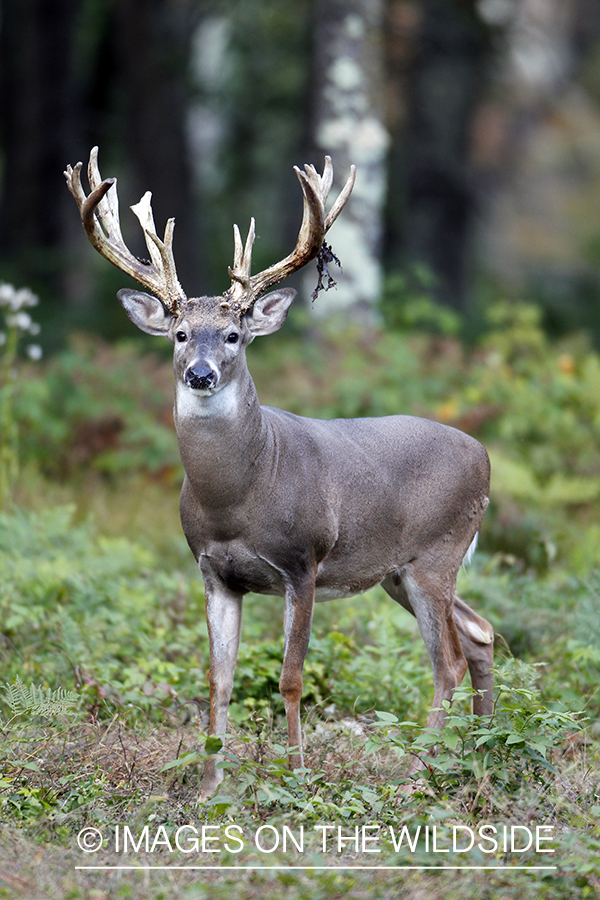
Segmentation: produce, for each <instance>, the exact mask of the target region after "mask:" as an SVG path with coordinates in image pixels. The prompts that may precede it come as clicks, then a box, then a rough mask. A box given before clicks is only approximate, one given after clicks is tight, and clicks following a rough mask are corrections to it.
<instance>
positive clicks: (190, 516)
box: [64, 147, 494, 802]
mask: <svg viewBox="0 0 600 900" xmlns="http://www.w3.org/2000/svg"><path fill="white" fill-rule="evenodd" d="M294 169H295V172H296V175H297V177H298V180H299V182H300V186H301V188H302V193H303V215H302V222H301V226H300V230H299V233H298V238H297V242H296V246H295V248H294V249H293V251H292V252H291V253H290V254H289V255H288V256H286V257H285V258H284V259H283V260H281V261H280V262H278V263H276V264H274V265H272V266H270V267H269V268H267V269H265V270H264V271H262V272H260V273H257V274H254V275H253V274H252V273H251V268H252V247H253V243H254V240H255V221H254V218H252V219H251V222H250V228H249V231H248V235H247V239H246V241H245V244H244V245H242V240H241V235H240V231H239V228H238V227H237V225H234V229H233V231H234V260H233V266H232V267H230V268H229V277H230V280H231V285H230V287H229V288H228V289H227V290H226V291H224V293H223V294H222V295H220V296H216V297H207V296H202V297H190V298H188V297H187V295H186V294H185V293H184V291H183V289H182V287H181V285H180V283H179V281H178V278H177V273H176V268H175V262H174V256H173V249H172V242H173V229H174V219H169V220H168V221H167V223H166V227H165V232H164V238H162V239H161V238H160V237H159V236H158V234H157V232H156V227H155V224H154V217H153V213H152V205H151V198H152V195H151V193H150V192H147V193H146V194H145V195H144V196H143V197H142V199H141V200H140V201H139V203H137V204H136V205H134V206H132V207H131V209H132V211H133V213H134V214H135V216H136V217H137V219H138V221H139V223H140V225H141V227H142V230H143V233H144V237H145V241H146V245H147V248H148V254H149V257H150V259H149V260H142V259H138V258H137V257H135V256H134V255H133V254H132V253H131V252H130V251H129V250H128V249H127V247H126V245H125V243H124V241H123V237H122V235H121V228H120V219H119V206H118V196H117V189H116V179H115V178H109V179H106V180H103V179H102V177H101V175H100V171H99V167H98V148H97V147H95V148H94V149H93V150H92V152H91V155H90V161H89V166H88V180H89V185H90V192H89V194H88V195H86V193H85V190H84V188H83V186H82V182H81V170H82V163H81V162H80V163H78V164H77V165H76V166H75V167H74V168H72V167H71V166H68V167H67V169H66V171H65V173H64V174H65V177H66V180H67V185H68V187H69V190H70V191H71V193H72V194H73V196H74V197H75V200H76V201H77V205H78V207H79V211H80V216H81V221H82V224H83V228H84V230H85V233H86V235H87V237H88V238H89V240H90V242H91V243H92V245H93V246H94V247H95V248H96V250H97V251H98V252H99V253H100V254H101V255H102V256H103V257H105V258H106V259H107V260H109V261H110V262H111V263H113V264H114V265H116V266H117V267H118V268H119V269H120V270H121V271H122V272H123V273H125V274H127V275H130V276H132V277H133V279H135V280H136V281H137V282H138V283H139V284H141V285H142V287H144V288H146V289H147V290H148V291H150V293H146V292H141V291H137V290H134V289H130V288H125V289H123V290H120V291H119V292H118V294H117V296H118V299H119V301H120V302H121V304H122V306H123V307H124V309H125V312H126V313H127V315H128V317H129V318H130V319H131V321H132V322H133V323H134V324H135V325H136V326H137V327H138V328H140V329H141V330H142V331H144V332H146V333H147V334H151V335H156V336H162V337H165V338H167V340H168V341H170V343H171V344H172V345H173V349H174V353H173V367H174V375H175V403H174V422H175V429H176V433H177V440H178V444H179V451H180V454H181V459H182V462H183V466H184V469H185V477H184V481H183V486H182V489H181V498H180V517H181V524H182V527H183V532H184V534H185V537H186V539H187V542H188V544H189V547H190V549H191V551H192V553H193V554H194V557H195V559H196V561H197V563H198V565H199V568H200V571H201V574H202V578H203V581H204V586H205V596H206V616H207V623H208V635H209V686H210V721H209V727H208V734H209V735H211V736H215V737H216V738H220V739H221V741H222V742H225V739H226V731H227V711H228V707H229V703H230V699H231V695H232V690H233V684H234V669H235V664H236V658H237V654H238V648H239V643H240V634H241V619H242V601H243V598H244V596H245V595H246V594H248V593H251V594H253V595H271V596H280V597H282V598H283V632H284V642H283V663H282V669H281V677H280V680H279V690H280V693H281V697H282V699H283V704H284V708H285V714H286V721H287V739H288V758H289V763H290V765H291V767H292V768H293V769H297V768H299V767H302V766H303V765H304V756H303V749H302V731H301V709H300V707H301V698H302V688H303V682H302V672H303V665H304V660H305V656H306V653H307V650H308V645H309V640H310V634H311V625H312V618H313V610H314V604H315V602H321V601H326V600H331V599H334V598H342V597H351V596H354V595H357V594H361V593H363V592H364V591H367V590H368V589H370V588H372V587H374V586H375V585H382V586H383V588H384V590H385V591H386V592H387V594H388V595H389V596H390V597H391V598H392V599H393V600H395V601H396V602H397V603H398V604H400V605H401V606H402V607H404V608H405V609H406V610H408V612H410V613H411V614H412V615H413V616H414V617H415V618H416V620H417V623H418V626H419V629H420V632H421V635H422V637H423V641H424V643H425V646H426V649H427V652H428V654H429V657H430V660H431V665H432V670H433V686H434V698H433V705H432V708H431V712H430V713H429V716H428V719H427V725H426V728H427V729H431V730H439V729H441V728H442V727H443V724H444V719H445V717H446V712H447V709H448V707H449V705H450V703H451V701H452V696H453V693H454V690H455V689H456V687H457V686H458V685H460V683H461V682H462V680H463V678H464V676H465V674H466V671H467V669H469V671H470V676H471V683H472V687H473V712H474V714H475V715H476V716H478V717H482V718H483V717H489V716H491V714H492V711H493V699H492V698H493V674H492V666H493V638H494V632H493V628H492V626H491V625H490V623H489V622H487V621H486V620H485V619H484V618H482V617H481V616H480V615H478V614H477V613H476V612H474V611H473V610H472V609H470V608H469V606H467V604H466V603H465V602H464V601H463V600H461V599H460V598H459V597H458V595H457V587H456V581H457V575H458V572H459V569H460V567H461V565H462V564H463V562H464V561H468V560H469V559H470V556H471V554H472V553H473V552H474V549H475V546H476V543H477V536H478V533H479V529H480V525H481V520H482V517H483V514H484V511H485V508H486V506H487V505H488V495H489V481H490V465H489V459H488V455H487V453H486V451H485V449H484V447H483V446H482V445H481V444H480V443H479V442H478V441H477V440H475V439H474V438H473V437H470V436H469V435H467V434H464V433H463V432H461V431H458V430H457V429H454V428H452V427H450V426H448V425H443V424H439V423H437V422H434V421H432V420H429V419H425V418H418V417H414V416H408V415H394V416H383V417H377V418H358V419H333V420H329V421H327V420H321V419H313V418H305V417H301V416H298V415H294V414H292V413H289V412H285V411H283V410H280V409H275V408H273V407H270V406H261V405H260V402H259V399H258V395H257V390H256V387H255V385H254V382H253V380H252V377H251V375H250V372H249V369H248V365H247V361H246V348H247V347H248V345H249V344H250V342H251V341H252V340H254V338H255V337H259V336H262V335H269V334H272V333H274V332H276V331H277V330H278V329H279V328H281V326H282V325H283V323H284V321H285V319H286V316H287V314H288V311H289V308H290V305H291V303H292V301H293V300H294V297H295V296H296V291H295V290H293V289H290V288H279V289H277V290H274V291H269V292H267V291H268V289H269V288H272V287H274V286H275V285H277V284H278V283H279V282H280V281H282V280H283V279H284V278H286V277H287V276H289V275H291V274H292V273H293V272H295V271H297V270H298V269H300V268H301V267H302V266H304V265H306V264H307V263H308V262H310V261H311V260H312V259H315V257H317V256H318V254H319V253H320V252H321V250H322V247H323V246H324V239H325V235H326V234H327V232H328V231H329V229H330V228H331V226H332V225H333V223H334V222H335V220H336V219H337V217H338V216H339V214H340V213H341V211H342V209H343V208H344V206H345V204H346V202H347V201H348V198H349V197H350V194H351V191H352V188H353V186H354V180H355V168H354V167H351V170H350V174H349V176H348V179H347V181H346V183H345V185H344V187H343V188H342V190H341V192H340V193H339V195H338V197H337V200H336V201H335V203H334V204H333V206H332V207H331V209H330V211H329V212H328V213H326V211H325V210H326V202H327V198H328V195H329V191H330V189H331V186H332V184H333V167H332V163H331V159H330V157H326V158H325V164H324V169H323V174H322V175H319V173H318V172H317V170H316V169H315V168H314V167H313V166H312V165H305V166H304V168H303V169H300V168H298V167H294ZM217 746H219V747H220V746H221V745H220V744H219V743H218V742H217ZM221 758H222V757H221V756H220V754H219V753H216V754H212V755H209V756H208V757H207V759H206V762H205V767H204V775H203V780H202V785H201V791H200V795H199V802H203V801H206V800H207V799H208V798H210V797H211V796H212V795H213V794H214V793H215V792H216V791H217V789H218V788H219V785H220V784H221V782H222V780H223V771H222V766H221V765H219V762H220V759H221ZM424 765H425V764H424V763H423V762H422V761H421V760H420V759H419V758H416V759H413V761H412V762H411V764H410V766H409V770H408V771H409V773H413V772H417V773H418V771H419V770H422V769H423V768H424ZM415 777H416V776H415Z"/></svg>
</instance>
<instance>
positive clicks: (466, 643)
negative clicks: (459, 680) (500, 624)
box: [453, 595, 494, 716]
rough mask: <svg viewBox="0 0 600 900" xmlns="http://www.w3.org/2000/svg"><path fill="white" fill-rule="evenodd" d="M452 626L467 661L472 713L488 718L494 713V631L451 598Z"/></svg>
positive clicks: (484, 620) (458, 599)
mask: <svg viewBox="0 0 600 900" xmlns="http://www.w3.org/2000/svg"><path fill="white" fill-rule="evenodd" d="M453 611H454V622H455V623H456V627H457V629H458V636H459V638H460V643H461V646H462V649H463V653H464V654H465V656H466V658H467V663H468V666H469V672H470V674H471V684H472V685H473V690H474V691H477V693H476V694H474V695H473V712H474V713H475V715H476V716H491V715H492V713H493V711H494V676H493V674H492V668H493V665H494V629H493V628H492V626H491V625H490V623H489V622H488V621H487V620H486V619H484V618H483V617H482V616H478V615H477V613H476V612H473V610H472V609H471V608H470V607H469V606H467V604H466V603H465V602H464V601H463V600H461V599H460V597H457V596H456V595H455V596H454V610H453Z"/></svg>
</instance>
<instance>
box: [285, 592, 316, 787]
mask: <svg viewBox="0 0 600 900" xmlns="http://www.w3.org/2000/svg"><path fill="white" fill-rule="evenodd" d="M314 605H315V586H314V582H313V583H312V584H306V585H303V586H302V588H301V589H295V588H288V590H287V591H286V595H285V607H284V614H283V628H284V641H283V667H282V669H281V678H280V679H279V690H280V692H281V696H282V698H283V703H284V705H285V715H286V719H287V731H288V746H289V747H290V748H294V751H293V753H291V754H290V765H291V767H292V769H298V768H300V767H301V766H303V765H304V756H303V753H302V729H301V725H300V701H301V699H302V669H303V666H304V659H305V657H306V651H307V650H308V644H309V641H310V629H311V626H312V617H313V609H314Z"/></svg>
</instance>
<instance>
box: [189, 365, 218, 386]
mask: <svg viewBox="0 0 600 900" xmlns="http://www.w3.org/2000/svg"><path fill="white" fill-rule="evenodd" d="M184 378H185V382H186V384H188V385H189V386H190V387H191V388H194V390H197V391H207V390H210V388H212V387H214V386H215V385H216V383H217V373H216V372H215V371H214V370H213V369H211V367H210V366H207V365H201V364H198V365H195V366H188V368H187V369H186V371H185V376H184Z"/></svg>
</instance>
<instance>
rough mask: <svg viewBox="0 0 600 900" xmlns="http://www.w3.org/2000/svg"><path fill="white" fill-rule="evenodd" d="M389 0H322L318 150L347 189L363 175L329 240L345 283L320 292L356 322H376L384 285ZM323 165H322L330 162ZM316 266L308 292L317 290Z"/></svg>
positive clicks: (320, 310)
mask: <svg viewBox="0 0 600 900" xmlns="http://www.w3.org/2000/svg"><path fill="white" fill-rule="evenodd" d="M383 13H384V2H383V0H320V2H319V3H318V5H317V20H316V21H317V40H316V59H315V80H314V88H313V90H314V133H313V141H314V144H315V147H316V149H317V150H318V151H320V153H321V154H323V155H325V154H329V155H330V156H331V157H332V160H333V166H334V175H335V177H336V182H337V186H338V187H341V186H342V185H343V183H344V180H345V178H346V176H347V174H348V170H349V167H350V165H351V164H352V163H354V164H355V165H356V167H357V178H356V185H355V187H354V191H353V193H352V197H351V199H350V201H349V203H348V205H347V206H346V208H345V209H344V212H343V215H342V216H340V218H339V219H338V221H337V222H336V223H335V225H334V226H333V227H332V229H331V231H330V232H329V234H328V236H327V242H328V243H330V244H331V245H332V248H333V252H334V253H335V254H336V256H337V257H338V258H339V259H340V261H341V264H342V270H343V273H342V274H340V275H339V277H338V272H337V268H336V267H335V266H332V267H331V270H332V274H333V275H334V277H335V279H336V281H337V287H336V288H334V289H333V290H330V291H329V292H327V293H321V294H319V297H318V299H317V300H316V301H315V304H314V311H315V314H316V315H318V316H320V317H323V316H327V315H330V314H331V313H334V312H338V311H339V312H343V313H344V315H345V316H349V317H350V318H352V319H354V320H355V321H361V322H365V323H375V322H377V320H378V312H377V303H378V301H379V297H380V294H381V288H382V279H383V272H382V263H381V242H382V232H383V211H384V203H385V194H386V151H387V147H388V143H389V136H388V133H387V131H386V129H385V126H384V124H383V99H384V94H383V59H382V53H383V50H382V41H381V33H382V27H383ZM319 165H322V161H321V162H320V164H319ZM315 282H316V274H315V272H314V268H313V267H312V266H309V270H308V272H307V274H306V276H305V281H304V285H305V291H306V294H307V296H310V294H311V293H312V291H313V290H314V287H315Z"/></svg>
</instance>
